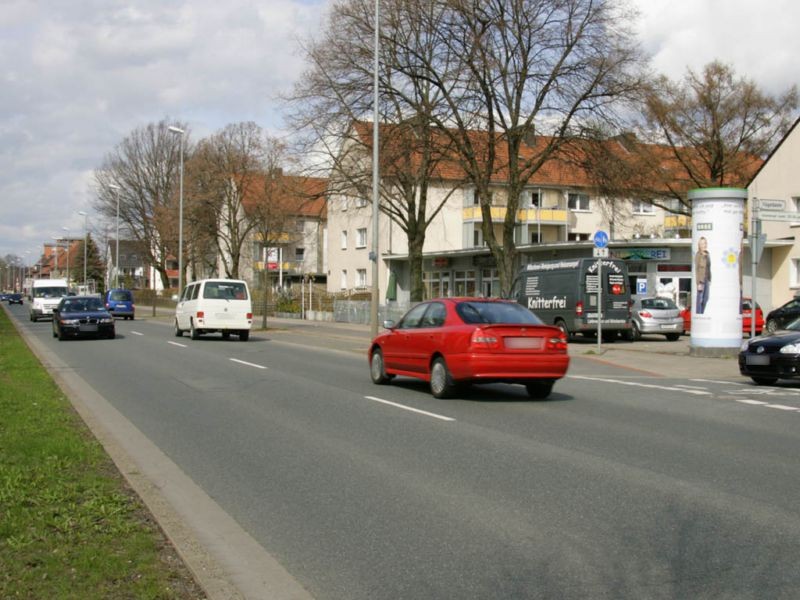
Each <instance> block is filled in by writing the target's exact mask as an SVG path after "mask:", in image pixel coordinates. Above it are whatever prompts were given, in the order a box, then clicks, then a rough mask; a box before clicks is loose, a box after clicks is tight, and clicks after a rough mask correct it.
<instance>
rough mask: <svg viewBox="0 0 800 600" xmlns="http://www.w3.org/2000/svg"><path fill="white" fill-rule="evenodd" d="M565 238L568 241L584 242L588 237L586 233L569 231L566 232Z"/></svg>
mask: <svg viewBox="0 0 800 600" xmlns="http://www.w3.org/2000/svg"><path fill="white" fill-rule="evenodd" d="M567 239H568V240H569V241H570V242H584V241H586V240H588V239H589V234H588V233H574V232H573V233H569V234H567Z"/></svg>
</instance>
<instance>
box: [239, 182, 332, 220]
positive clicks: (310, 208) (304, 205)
mask: <svg viewBox="0 0 800 600" xmlns="http://www.w3.org/2000/svg"><path fill="white" fill-rule="evenodd" d="M267 185H270V183H269V182H267V179H266V176H263V175H261V176H254V177H252V178H250V180H249V182H248V187H247V190H245V197H244V199H243V200H242V205H243V206H244V208H245V210H251V209H252V207H253V206H255V205H256V203H258V202H261V201H265V200H264V198H265V194H264V190H265V187H266V186H267ZM274 185H275V187H274V189H273V190H272V192H270V193H269V194H268V195H269V198H270V201H271V202H273V203H275V204H277V205H278V208H280V209H281V210H284V211H286V212H287V213H288V214H291V215H293V216H306V217H319V218H324V217H325V216H326V214H327V204H326V202H325V192H326V190H327V188H328V180H327V179H324V178H320V177H300V176H297V175H281V176H279V177H278V178H276V179H275V184H274Z"/></svg>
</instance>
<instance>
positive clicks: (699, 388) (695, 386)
mask: <svg viewBox="0 0 800 600" xmlns="http://www.w3.org/2000/svg"><path fill="white" fill-rule="evenodd" d="M675 387H676V388H681V389H687V390H707V389H708V388H705V387H700V386H697V385H684V384H682V383H676V384H675Z"/></svg>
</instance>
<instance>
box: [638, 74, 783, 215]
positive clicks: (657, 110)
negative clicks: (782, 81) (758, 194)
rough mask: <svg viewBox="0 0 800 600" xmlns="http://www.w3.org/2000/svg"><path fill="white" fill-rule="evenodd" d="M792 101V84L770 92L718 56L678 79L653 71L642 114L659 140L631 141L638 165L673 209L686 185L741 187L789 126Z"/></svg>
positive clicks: (683, 208)
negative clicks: (644, 143) (654, 75)
mask: <svg viewBox="0 0 800 600" xmlns="http://www.w3.org/2000/svg"><path fill="white" fill-rule="evenodd" d="M797 103H798V98H797V87H796V86H792V87H791V88H789V89H788V90H786V91H785V92H784V93H782V94H779V95H774V96H773V95H770V94H767V93H766V92H764V91H762V90H761V89H759V88H758V86H757V85H756V84H755V82H753V81H752V80H750V79H747V78H745V77H737V76H736V74H735V73H734V71H733V68H732V67H730V66H729V65H725V64H723V63H721V62H719V61H714V62H711V63H709V64H708V65H706V66H705V67H704V68H703V69H702V71H701V72H699V73H697V72H694V71H692V70H691V69H689V70H688V71H687V73H686V75H685V77H684V78H683V79H682V80H681V81H677V82H676V81H671V80H670V79H668V78H667V77H665V76H661V77H659V78H657V79H656V80H655V81H654V82H653V83H652V85H651V86H650V87H649V89H648V92H647V94H646V97H645V100H644V107H643V113H644V118H645V123H646V125H647V127H648V128H649V131H650V132H651V133H652V135H653V137H652V138H651V141H653V142H657V143H661V144H662V146H661V147H659V146H658V145H652V146H641V147H639V148H638V153H639V163H640V164H639V165H638V166H639V168H644V169H645V173H646V176H647V177H648V178H650V179H651V180H653V181H655V182H657V184H658V186H659V187H660V188H661V189H668V190H669V192H670V194H671V196H672V197H674V198H679V199H681V200H682V205H681V206H680V207H679V209H678V210H680V211H682V212H685V211H688V210H689V206H688V203H687V200H686V191H687V190H688V189H689V188H700V187H714V186H740V187H743V186H746V185H747V183H748V182H749V180H750V178H751V176H752V175H753V173H754V172H755V170H756V169H757V168H758V166H759V165H760V163H761V159H763V158H765V157H766V156H767V154H768V153H769V152H770V151H771V150H772V148H773V147H774V145H775V143H776V142H777V140H779V139H780V138H781V137H783V135H784V134H785V133H786V132H787V131H788V130H789V127H791V125H792V123H793V121H794V119H795V111H796V109H797V105H798V104H797ZM664 143H665V148H666V150H667V151H668V152H666V153H665V152H664V146H663V144H664ZM665 163H666V164H668V165H669V168H668V169H665V168H663V166H664V164H665ZM648 165H649V166H651V168H650V169H647V168H646V167H647V166H648ZM653 166H659V167H661V168H652V167H653ZM665 175H666V176H665ZM676 183H677V185H676Z"/></svg>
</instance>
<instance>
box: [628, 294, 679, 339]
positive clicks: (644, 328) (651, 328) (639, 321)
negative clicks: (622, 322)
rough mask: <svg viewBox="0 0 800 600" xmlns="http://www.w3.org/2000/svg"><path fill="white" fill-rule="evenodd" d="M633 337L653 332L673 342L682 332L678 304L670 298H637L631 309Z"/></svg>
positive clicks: (638, 337) (639, 337)
mask: <svg viewBox="0 0 800 600" xmlns="http://www.w3.org/2000/svg"><path fill="white" fill-rule="evenodd" d="M631 319H632V325H633V339H635V340H638V339H641V337H642V334H645V333H655V334H661V335H664V336H666V338H667V339H668V340H669V341H670V342H674V341H676V340H678V339H679V338H680V337H681V334H682V333H683V317H682V316H681V314H680V309H679V308H678V305H677V304H675V302H674V301H673V300H672V299H671V298H661V297H658V296H656V297H653V298H637V299H636V300H635V301H634V303H633V308H632V310H631Z"/></svg>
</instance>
